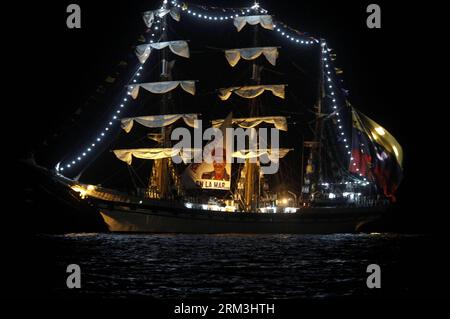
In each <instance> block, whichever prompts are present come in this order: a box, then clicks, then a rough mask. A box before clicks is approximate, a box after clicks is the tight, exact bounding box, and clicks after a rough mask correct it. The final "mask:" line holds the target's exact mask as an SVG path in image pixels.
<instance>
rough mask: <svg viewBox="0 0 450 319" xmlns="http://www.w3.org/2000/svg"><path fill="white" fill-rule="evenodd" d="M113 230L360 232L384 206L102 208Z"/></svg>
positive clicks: (379, 213)
mask: <svg viewBox="0 0 450 319" xmlns="http://www.w3.org/2000/svg"><path fill="white" fill-rule="evenodd" d="M99 211H100V214H101V216H102V217H103V220H104V221H105V223H106V225H107V226H108V229H109V230H110V231H112V232H135V233H199V234H220V233H248V234H270V233H280V234H281V233H286V234H332V233H354V232H358V231H359V230H360V229H361V228H362V227H363V226H364V225H365V224H367V223H370V222H374V221H377V220H378V219H380V218H381V216H382V214H383V211H382V209H380V208H308V209H305V210H303V211H301V212H299V213H291V214H283V213H279V214H270V213H223V212H211V211H203V210H195V209H172V210H171V209H164V208H162V207H154V208H132V207H126V206H122V207H114V208H105V207H104V208H100V209H99Z"/></svg>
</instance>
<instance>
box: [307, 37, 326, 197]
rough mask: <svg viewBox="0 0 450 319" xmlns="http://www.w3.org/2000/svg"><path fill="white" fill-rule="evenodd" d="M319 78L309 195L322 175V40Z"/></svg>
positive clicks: (316, 187)
mask: <svg viewBox="0 0 450 319" xmlns="http://www.w3.org/2000/svg"><path fill="white" fill-rule="evenodd" d="M319 50H320V52H319V79H318V85H317V102H316V105H315V106H314V111H315V115H316V123H315V128H314V143H313V146H312V149H311V162H312V164H313V169H314V171H313V174H312V181H311V182H312V183H311V192H310V196H312V195H313V194H314V192H316V191H317V190H318V185H319V182H320V180H321V177H322V137H323V123H322V101H323V98H324V92H325V90H324V87H323V85H324V72H323V59H322V50H323V40H322V39H321V40H320V46H319Z"/></svg>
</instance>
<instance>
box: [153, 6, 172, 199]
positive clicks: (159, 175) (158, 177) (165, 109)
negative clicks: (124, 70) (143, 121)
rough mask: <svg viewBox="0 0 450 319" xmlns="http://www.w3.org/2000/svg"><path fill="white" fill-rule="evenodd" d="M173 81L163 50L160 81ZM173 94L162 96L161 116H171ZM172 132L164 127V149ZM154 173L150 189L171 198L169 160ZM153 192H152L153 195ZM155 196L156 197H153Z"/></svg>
mask: <svg viewBox="0 0 450 319" xmlns="http://www.w3.org/2000/svg"><path fill="white" fill-rule="evenodd" d="M162 6H163V8H164V9H166V8H167V6H168V4H167V1H163V5H162ZM167 16H168V15H165V16H163V17H162V18H161V27H162V33H161V41H162V42H165V41H168V36H167ZM171 80H172V72H171V69H170V67H169V61H168V54H167V49H163V50H162V51H161V74H160V81H171ZM171 95H172V93H171V92H168V93H166V94H164V95H163V96H162V99H161V108H160V114H169V102H170V100H171V97H172V96H171ZM170 131H171V127H170V126H169V127H162V128H161V137H162V142H161V144H162V145H161V146H162V147H170V146H171V145H170ZM153 173H154V174H155V176H150V180H149V188H150V189H154V188H156V190H157V194H156V197H158V198H160V199H167V198H168V197H169V195H170V194H169V159H168V158H163V159H159V160H155V162H154V169H153ZM151 193H152V192H150V194H151ZM151 196H152V195H151ZM153 196H154V195H153Z"/></svg>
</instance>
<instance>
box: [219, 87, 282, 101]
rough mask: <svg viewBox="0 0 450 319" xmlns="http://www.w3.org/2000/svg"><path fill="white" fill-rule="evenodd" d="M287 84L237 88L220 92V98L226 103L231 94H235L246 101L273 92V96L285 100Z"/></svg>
mask: <svg viewBox="0 0 450 319" xmlns="http://www.w3.org/2000/svg"><path fill="white" fill-rule="evenodd" d="M285 87H286V85H285V84H276V85H253V86H235V87H230V88H226V89H220V90H219V97H220V99H221V100H222V101H226V100H228V99H229V98H230V96H231V93H235V94H237V95H239V96H240V97H243V98H246V99H253V98H255V97H257V96H259V95H261V94H263V93H264V91H271V92H272V93H273V95H275V96H277V97H279V98H282V99H284V94H285Z"/></svg>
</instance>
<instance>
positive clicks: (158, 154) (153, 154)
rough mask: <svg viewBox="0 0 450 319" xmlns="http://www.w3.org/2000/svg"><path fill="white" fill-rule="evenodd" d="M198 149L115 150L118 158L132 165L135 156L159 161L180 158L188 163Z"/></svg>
mask: <svg viewBox="0 0 450 319" xmlns="http://www.w3.org/2000/svg"><path fill="white" fill-rule="evenodd" d="M196 151H201V150H196V149H185V148H183V149H181V150H180V149H177V148H138V149H126V150H114V151H113V152H114V154H115V155H116V157H117V158H118V159H119V160H121V161H123V162H125V163H127V164H128V165H131V162H132V160H133V156H134V157H136V158H141V159H148V160H157V159H162V158H170V157H174V156H180V157H181V158H182V159H183V162H185V163H186V162H188V160H190V159H191V158H193V157H194V155H195V152H196Z"/></svg>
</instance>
